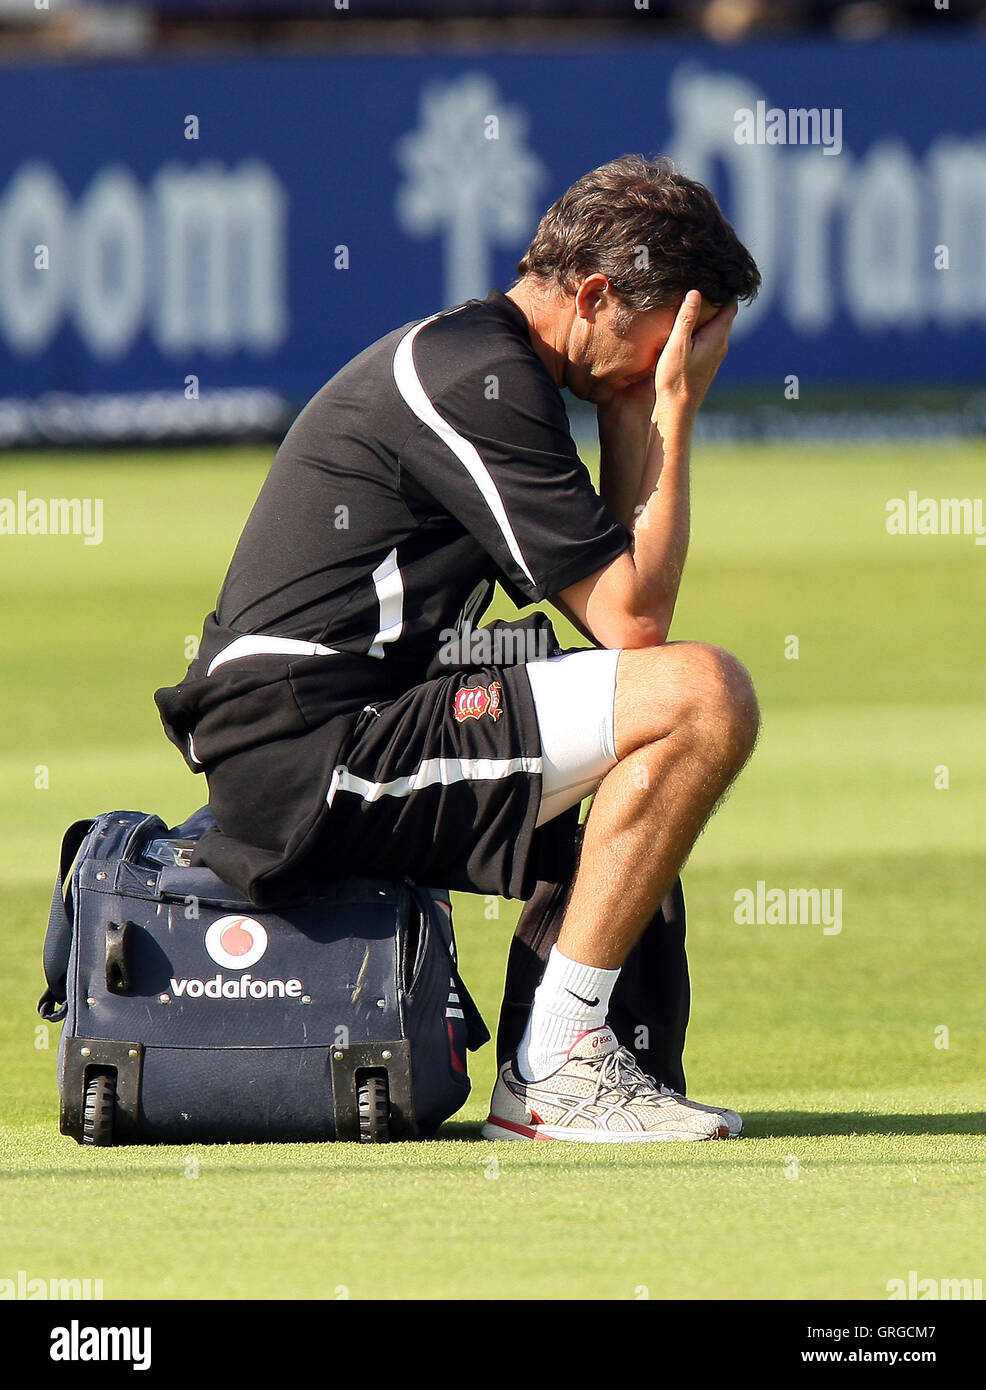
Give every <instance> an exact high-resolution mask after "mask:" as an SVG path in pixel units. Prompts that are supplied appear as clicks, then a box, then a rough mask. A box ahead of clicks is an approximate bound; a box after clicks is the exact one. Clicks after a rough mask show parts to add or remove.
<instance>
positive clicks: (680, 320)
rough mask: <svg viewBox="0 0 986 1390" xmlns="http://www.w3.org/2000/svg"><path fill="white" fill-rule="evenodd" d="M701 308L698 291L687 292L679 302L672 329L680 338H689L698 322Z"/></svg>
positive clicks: (700, 297)
mask: <svg viewBox="0 0 986 1390" xmlns="http://www.w3.org/2000/svg"><path fill="white" fill-rule="evenodd" d="M701 308H702V296H701V294H699V292H698V290H689V291H688V293H687V294H686V295H685V297H684V299H683V300H682V301H681V305H680V307H679V309H678V314H677V317H676V318H675V321H674V329H675V331H676V332H679V333H680V334H682V336H684V337H686V338H689V337H691V333H692V329H693V328H694V327H695V324H696V322H697V321H698V316H699V312H700V310H701Z"/></svg>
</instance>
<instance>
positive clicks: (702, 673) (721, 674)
mask: <svg viewBox="0 0 986 1390" xmlns="http://www.w3.org/2000/svg"><path fill="white" fill-rule="evenodd" d="M681 645H682V646H683V647H688V648H690V649H691V650H690V651H688V652H687V653H685V657H684V659H685V660H686V662H687V663H688V666H689V669H690V672H691V680H690V682H689V684H690V686H691V695H690V698H689V700H688V704H687V709H686V710H685V711H683V714H684V715H685V717H687V718H690V719H691V720H692V721H693V722H694V723H697V724H698V725H699V726H700V727H701V728H702V730H703V732H704V733H707V734H710V735H712V736H714V737H717V739H718V741H719V743H720V745H721V747H722V750H723V752H724V753H725V754H726V755H728V756H731V757H733V758H736V759H738V760H739V762H740V765H742V763H744V762H745V761H746V759H747V758H748V757H749V755H750V753H751V752H752V750H753V746H754V744H755V743H756V741H757V734H758V733H759V731H760V706H759V704H758V703H757V695H756V691H755V690H754V688H753V681H752V679H751V677H750V673H749V671H747V669H746V667H745V666H744V665H743V663H742V662H741V661H739V660H738V658H736V657H735V656H733V654H732V652H727V651H724V650H723V648H722V647H714V646H709V645H707V644H705V643H701V642H694V643H692V642H689V643H682V644H681Z"/></svg>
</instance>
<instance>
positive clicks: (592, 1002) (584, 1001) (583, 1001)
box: [565, 989, 599, 1009]
mask: <svg viewBox="0 0 986 1390" xmlns="http://www.w3.org/2000/svg"><path fill="white" fill-rule="evenodd" d="M565 993H566V994H570V995H571V996H572V998H573V999H577V1000H578V1001H579V1003H580V1004H586V1005H587V1006H588V1007H589V1008H590V1009H594V1008H595V1007H596V1005H597V1004H598V1003H599V996H598V995H596V997H595V999H583V998H582V996H581V994H576V993H575V991H574V989H566V991H565Z"/></svg>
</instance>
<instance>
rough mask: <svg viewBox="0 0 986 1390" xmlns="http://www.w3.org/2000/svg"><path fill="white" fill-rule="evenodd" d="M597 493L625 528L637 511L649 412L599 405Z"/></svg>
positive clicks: (646, 450) (635, 517)
mask: <svg viewBox="0 0 986 1390" xmlns="http://www.w3.org/2000/svg"><path fill="white" fill-rule="evenodd" d="M596 419H597V423H598V426H599V492H600V495H601V496H602V499H603V501H604V502H605V503H606V506H607V507H608V508H609V510H610V511H611V512H612V513H613V515H614V516H615V517H616V519H617V520H618V521H622V522H623V525H624V526H625V527H626V528H627V530H628V531H632V530H633V526H634V522H635V521H636V519H637V516H638V515H639V513H638V512H637V511H635V508H636V507H638V506H639V505H640V502H641V497H640V492H641V487H642V480H643V476H644V467H645V465H646V463H647V453H648V443H649V440H650V436H651V422H650V412H649V411H648V410H628V409H626V408H620V407H617V406H615V405H614V406H611V407H600V409H599V410H598V411H597V412H596Z"/></svg>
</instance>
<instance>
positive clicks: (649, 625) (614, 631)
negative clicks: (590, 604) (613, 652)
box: [594, 613, 671, 651]
mask: <svg viewBox="0 0 986 1390" xmlns="http://www.w3.org/2000/svg"><path fill="white" fill-rule="evenodd" d="M600 626H601V627H602V629H603V630H602V631H600V632H596V633H595V634H594V636H595V637H596V640H597V641H599V642H601V643H602V645H603V646H604V647H611V648H614V649H617V648H618V649H619V650H621V651H638V650H640V649H642V648H644V647H661V646H663V645H664V643H665V642H666V641H667V640H668V629H669V628H670V626H671V620H670V618H668V620H667V621H665V620H664V619H663V618H661V617H660V616H656V615H652V614H636V613H625V614H620V615H619V616H618V617H617V616H616V615H614V616H613V618H611V619H610V621H609V622H607V623H604V624H601V625H600Z"/></svg>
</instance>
